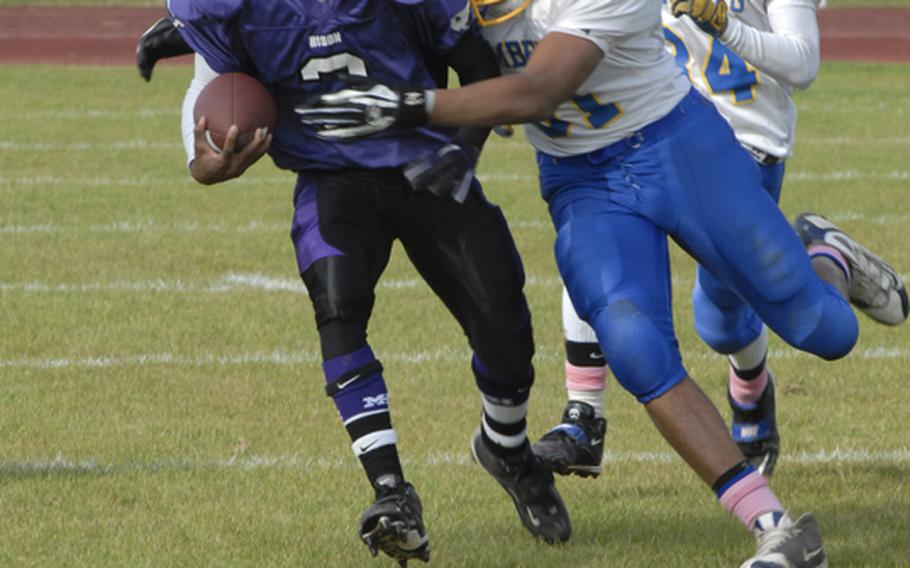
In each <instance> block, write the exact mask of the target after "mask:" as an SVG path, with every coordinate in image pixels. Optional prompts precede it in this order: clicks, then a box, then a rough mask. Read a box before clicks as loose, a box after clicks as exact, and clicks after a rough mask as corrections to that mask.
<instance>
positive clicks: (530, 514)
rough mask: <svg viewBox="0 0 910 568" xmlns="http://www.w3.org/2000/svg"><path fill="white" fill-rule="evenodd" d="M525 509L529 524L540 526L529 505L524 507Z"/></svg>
mask: <svg viewBox="0 0 910 568" xmlns="http://www.w3.org/2000/svg"><path fill="white" fill-rule="evenodd" d="M525 510H526V511H527V512H528V520H529V521H531V524H532V525H534V526H535V527H539V526H540V519H538V518H537V517H535V516H534V513H532V512H531V508H530V507H525Z"/></svg>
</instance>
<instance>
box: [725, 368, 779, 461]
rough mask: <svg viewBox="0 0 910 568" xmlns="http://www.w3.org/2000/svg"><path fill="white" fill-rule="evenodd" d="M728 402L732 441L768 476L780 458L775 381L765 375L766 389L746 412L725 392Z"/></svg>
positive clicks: (728, 392)
mask: <svg viewBox="0 0 910 568" xmlns="http://www.w3.org/2000/svg"><path fill="white" fill-rule="evenodd" d="M727 402H729V403H730V409H731V410H733V422H732V424H731V425H730V430H731V433H732V434H733V441H734V442H736V445H737V446H739V449H740V451H742V453H743V455H744V456H746V459H747V460H749V463H750V464H752V467H754V468H755V469H757V470H758V472H759V473H761V474H762V475H764V476H770V475H771V474H772V473H773V472H774V466H775V465H777V456H778V455H779V454H780V434H779V433H778V431H777V409H776V405H775V402H774V377H772V376H771V374H770V373H768V386H766V387H765V390H764V392H763V393H762V394H761V398H759V399H758V400H757V401H756V402H755V404H754V405H753V406H751V407H749V408H746V407H743V406H741V405H740V404H739V403H738V402H736V401H734V400H733V397H732V396H730V391H729V390H727Z"/></svg>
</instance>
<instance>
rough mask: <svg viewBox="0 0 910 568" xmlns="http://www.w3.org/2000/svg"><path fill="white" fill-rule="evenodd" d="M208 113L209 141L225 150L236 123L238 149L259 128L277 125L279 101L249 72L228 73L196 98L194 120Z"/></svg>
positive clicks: (204, 89) (215, 146)
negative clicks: (229, 130) (230, 132)
mask: <svg viewBox="0 0 910 568" xmlns="http://www.w3.org/2000/svg"><path fill="white" fill-rule="evenodd" d="M202 116H205V118H206V122H207V126H206V133H205V134H206V140H207V141H208V143H209V146H211V147H212V148H213V149H214V150H215V151H217V152H221V149H222V148H223V147H224V139H225V137H226V136H227V132H228V129H229V128H230V127H231V125H232V124H236V125H237V128H238V129H239V134H238V136H237V149H238V150H239V149H240V148H242V147H243V146H245V145H246V144H248V143H249V142H250V141H251V140H252V139H253V136H254V135H255V133H256V130H257V129H259V128H268V129H269V130H270V131H271V130H272V129H273V128H274V127H275V117H276V112H275V101H274V99H272V95H271V94H269V92H268V90H267V89H266V88H265V86H264V85H263V84H262V83H260V82H259V80H257V79H256V78H255V77H252V76H250V75H247V74H245V73H224V74H222V75H219V76H218V77H216V78H215V79H214V80H213V81H211V82H210V83H209V84H208V85H206V86H205V88H203V89H202V92H201V93H199V98H198V99H196V106H195V107H194V109H193V119H194V121H195V122H197V123H198V122H199V118H200V117H202Z"/></svg>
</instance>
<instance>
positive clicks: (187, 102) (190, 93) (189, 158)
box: [180, 53, 218, 167]
mask: <svg viewBox="0 0 910 568" xmlns="http://www.w3.org/2000/svg"><path fill="white" fill-rule="evenodd" d="M194 62H195V73H194V75H193V80H192V81H190V86H189V87H188V88H187V90H186V95H184V96H183V109H182V110H181V112H180V131H181V133H182V134H183V149H184V150H185V151H186V165H187V167H189V166H190V164H192V163H193V159H194V158H195V157H196V137H195V135H194V134H193V129H194V128H195V126H196V123H195V121H194V120H193V108H194V107H195V106H196V99H198V98H199V93H201V92H202V89H203V88H205V86H206V85H208V84H209V83H211V82H212V80H213V79H214V78H215V77H217V76H218V73H215V71H213V70H212V68H211V67H209V65H208V63H206V62H205V59H203V58H202V56H201V55H199V54H198V53H197V54H196V58H195V61H194Z"/></svg>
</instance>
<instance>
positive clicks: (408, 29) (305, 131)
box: [168, 0, 473, 171]
mask: <svg viewBox="0 0 910 568" xmlns="http://www.w3.org/2000/svg"><path fill="white" fill-rule="evenodd" d="M168 9H169V10H170V12H171V16H172V17H173V18H174V19H175V23H176V25H177V28H178V30H179V31H180V33H181V35H182V36H183V38H184V39H185V40H186V41H187V43H189V44H190V46H191V47H192V48H193V50H194V51H196V53H198V54H200V55H201V56H202V57H204V58H205V60H206V62H207V63H208V64H209V66H210V67H211V68H212V69H214V70H215V71H216V72H218V73H227V72H231V71H241V72H244V73H248V74H250V75H253V76H254V77H257V78H258V79H259V80H260V81H262V83H263V84H265V86H266V87H267V88H268V89H269V91H270V92H271V93H272V95H273V96H274V98H275V103H276V106H277V108H278V122H277V124H276V126H275V130H274V138H273V140H272V145H271V148H270V150H269V154H270V155H271V156H272V159H273V160H274V161H275V164H276V165H277V166H278V167H280V168H284V169H288V170H293V171H300V170H305V169H339V168H385V167H397V166H401V165H403V164H406V163H408V162H411V161H414V160H417V159H419V158H422V157H425V156H426V155H427V154H428V153H431V152H434V151H435V150H436V149H438V148H439V147H440V146H442V145H444V144H445V143H447V142H448V141H449V140H450V138H451V135H452V133H453V130H452V129H448V128H438V127H424V128H418V129H390V130H388V131H386V132H382V133H379V134H376V135H373V136H371V137H370V138H369V139H365V140H355V141H350V142H333V141H326V140H322V139H320V138H318V137H317V136H316V133H315V130H313V129H312V128H310V127H306V126H304V125H303V124H301V123H300V121H299V120H298V118H297V115H296V114H295V113H294V107H295V106H296V105H299V104H301V103H303V102H304V101H305V100H307V99H308V98H310V97H312V96H313V95H316V94H318V93H324V92H331V91H336V90H338V89H340V88H343V87H344V86H345V85H346V83H345V81H344V80H342V78H341V74H345V73H346V74H348V75H352V76H362V77H368V78H371V79H375V80H376V81H380V82H383V83H387V84H392V85H395V84H407V85H420V86H424V87H426V88H428V89H431V88H433V87H434V83H433V79H432V77H431V75H430V72H429V71H428V69H427V66H426V64H425V62H424V58H423V55H422V54H429V53H435V54H439V53H445V52H446V51H448V50H449V49H451V48H452V47H453V46H454V45H455V44H456V43H457V42H458V40H459V39H460V38H461V36H462V35H463V34H464V33H467V32H469V30H470V29H471V26H472V24H473V20H472V15H471V10H470V6H469V4H468V0H169V2H168Z"/></svg>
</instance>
